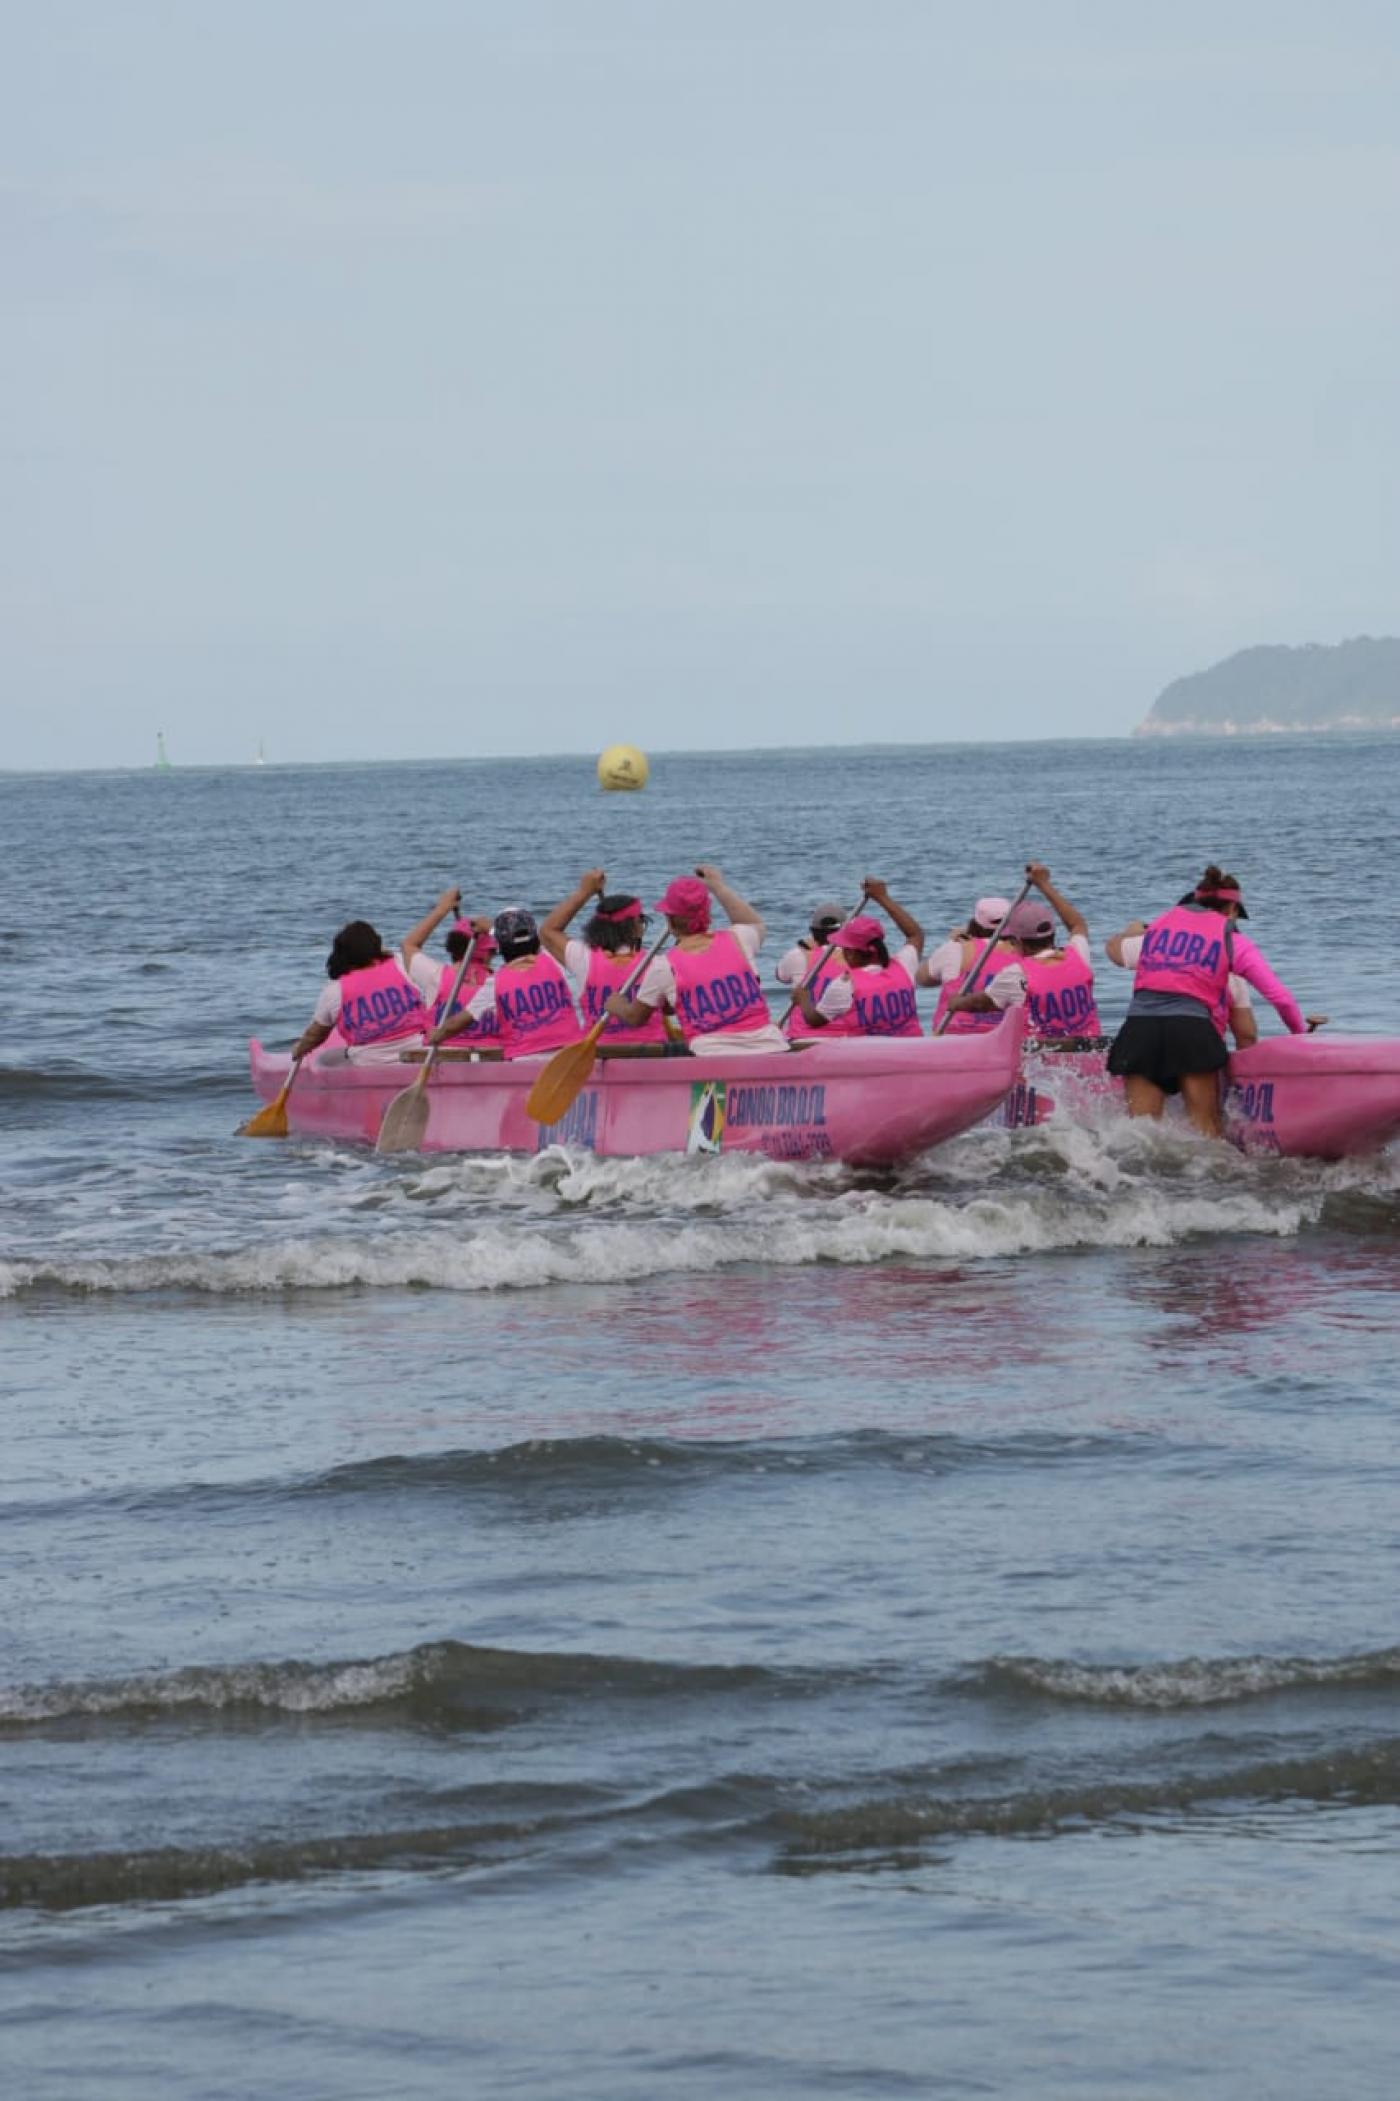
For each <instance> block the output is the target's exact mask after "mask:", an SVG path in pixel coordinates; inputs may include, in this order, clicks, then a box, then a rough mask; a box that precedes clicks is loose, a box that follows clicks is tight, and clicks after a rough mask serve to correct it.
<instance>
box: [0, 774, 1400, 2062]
mask: <svg viewBox="0 0 1400 2101" xmlns="http://www.w3.org/2000/svg"><path fill="white" fill-rule="evenodd" d="M1398 762H1400V743H1397V742H1396V741H1395V740H1389V741H1386V740H1359V739H1357V740H1351V739H1338V740H1336V741H1326V740H1316V741H1314V740H1309V739H1291V738H1280V739H1278V740H1276V741H1269V742H1266V743H1259V744H1240V745H1220V744H1213V745H1212V744H1192V743H1172V744H1154V745H1129V744H1103V745H1092V744H1091V745H1084V744H1076V745H1070V744H1061V745H1055V744H1046V745H1042V746H1019V747H1010V748H1008V747H999V748H993V747H980V748H979V747H974V746H966V747H959V748H955V749H922V750H910V751H891V750H863V751H850V752H839V753H838V752H787V753H762V754H749V755H729V756H720V757H667V758H663V759H661V760H659V761H658V762H657V763H656V765H655V770H654V775H653V784H652V786H651V787H650V788H649V789H648V790H647V792H646V793H645V794H644V795H642V796H640V797H616V796H614V797H605V796H602V795H600V794H599V793H598V791H597V789H596V787H595V785H594V782H593V777H592V769H591V765H590V764H588V763H587V762H586V761H582V760H567V761H566V760H553V761H547V762H546V761H539V762H531V763H518V764H514V765H506V764H500V763H497V764H485V763H479V764H474V763H467V762H460V763H443V764H440V765H435V766H395V767H383V768H370V767H358V768H320V769H304V770H299V769H285V770H284V769H279V768H275V767H269V768H266V769H263V770H259V771H251V770H249V771H228V772H212V771H211V772H207V773H199V772H177V773H174V774H170V775H155V774H154V773H143V774H130V775H107V776H97V775H81V774H77V775H68V776H62V777H60V776H50V777H42V778H38V777H30V778H21V777H15V776H11V777H6V778H0V823H2V824H3V832H2V833H0V836H3V838H4V842H5V872H4V887H3V897H4V903H3V915H2V916H0V988H3V996H4V1016H5V1026H4V1032H3V1049H2V1050H0V1348H3V1356H2V1357H0V1432H2V1433H3V1441H4V1442H3V1449H4V1453H5V1462H6V1463H5V1467H4V1474H3V1480H0V1568H2V1569H3V1577H4V1582H3V1596H4V1603H5V1611H4V1621H3V1648H2V1649H0V1808H3V1817H4V1826H3V1839H0V2022H2V2023H3V2025H0V2066H3V2069H4V2088H5V2091H6V2092H7V2093H14V2094H15V2095H23V2096H25V2097H26V2101H73V2097H80V2096H87V2095H94V2096H95V2095H101V2096H103V2097H104V2101H106V2097H112V2101H128V2097H130V2101H137V2097H140V2101H147V2097H149V2096H150V2095H152V2094H157V2093H158V2094H160V2095H161V2096H162V2097H181V2101H183V2097H186V2096H191V2097H192V2096H200V2097H206V2096H207V2097H214V2096H243V2095H248V2094H254V2093H259V2094H261V2093H273V2094H276V2095H277V2096H278V2097H279V2101H311V2097H318V2101H319V2097H322V2096H324V2097H328V2101H329V2097H335V2101H348V2097H364V2101H379V2097H384V2096H395V2097H399V2096H403V2097H420V2096H421V2097H425V2101H427V2097H432V2101H436V2097H438V2096H447V2095H454V2096H455V2095H458V2094H461V2093H481V2094H492V2095H495V2094H509V2095H512V2096H523V2097H546V2096H547V2097H551V2101H552V2097H556V2096H559V2095H568V2096H570V2097H580V2101H582V2097H587V2101H592V2097H598V2101H620V2097H633V2096H636V2097H638V2101H641V2097H648V2101H650V2097H654V2096H657V2095H661V2094H664V2095H666V2096H667V2097H673V2096H675V2097H690V2096H695V2097H711V2096H724V2097H728V2096H733V2097H736V2101H739V2097H744V2101H748V2097H754V2096H768V2095H773V2096H781V2095H794V2096H798V2095H801V2096H808V2095H828V2094H829V2095H861V2096H877V2097H882V2101H883V2097H896V2096H906V2095H913V2094H919V2095H924V2094H930V2095H935V2094H936V2095H949V2096H986V2095H1035V2096H1037V2097H1060V2096H1065V2097H1070V2096H1076V2097H1077V2096H1083V2095H1089V2094H1103V2095H1107V2096H1114V2097H1132V2101H1139V2097H1149V2096H1150V2097H1154V2101H1156V2097H1162V2101H1166V2097H1172V2101H1176V2097H1180V2096H1183V2095H1187V2094H1190V2095H1194V2096H1209V2097H1217V2096H1218V2097H1225V2096H1230V2097H1234V2096H1248V2097H1250V2101H1255V2097H1260V2096H1290V2097H1291V2096H1326V2095H1332V2094H1341V2093H1345V2094H1346V2095H1348V2096H1349V2097H1352V2101H1365V2097H1371V2096H1375V2097H1382V2096H1385V2097H1387V2101H1388V2097H1389V2096H1391V2095H1392V2094H1393V2092H1394V2088H1395V2076H1396V2075H1395V2067H1396V2063H1397V2061H1398V2060H1400V1607H1398V1606H1397V1598H1400V1524H1397V1515H1396V1513H1397V1507H1400V1445H1398V1444H1397V1427H1400V1403H1398V1402H1397V1394H1396V1374H1395V1363H1396V1344H1397V1339H1398V1337H1397V1331H1398V1329H1400V1323H1398V1322H1397V1317H1396V1307H1397V1299H1396V1283H1397V1255H1400V1162H1397V1161H1396V1159H1395V1158H1394V1157H1393V1156H1390V1155H1385V1156H1382V1157H1380V1158H1378V1159H1372V1160H1367V1161H1352V1162H1347V1163H1341V1164H1337V1165H1331V1166H1327V1165H1320V1164H1315V1163H1308V1162H1288V1161H1278V1160H1274V1161H1247V1160H1245V1159H1243V1158H1241V1157H1239V1156H1237V1155H1236V1154H1234V1153H1232V1152H1229V1151H1228V1150H1226V1149H1222V1148H1217V1147H1214V1146H1211V1145H1208V1144H1204V1143H1201V1142H1199V1141H1196V1140H1194V1139H1192V1138H1191V1137H1190V1136H1189V1135H1187V1134H1185V1133H1183V1132H1181V1131H1179V1130H1174V1129H1171V1128H1163V1129H1160V1130H1155V1129H1152V1130H1145V1129H1141V1128H1136V1127H1134V1128H1130V1127H1129V1126H1127V1125H1126V1124H1119V1125H1117V1126H1113V1125H1111V1124H1106V1125H1104V1126H1103V1127H1101V1128H1098V1129H1094V1130H1077V1129H1073V1128H1066V1129H1064V1130H1058V1129H1056V1128H1055V1127H1053V1126H1052V1127H1048V1128H1046V1129H1042V1130H1040V1131H1034V1132H1019V1133H1006V1132H998V1131H992V1130H983V1131H978V1132H974V1133H972V1134H970V1135H969V1136H967V1137H966V1138H963V1139H961V1140H958V1141H957V1142H956V1143H954V1144H952V1145H949V1146H947V1147H944V1148H942V1149H940V1150H938V1151H936V1152H933V1153H931V1154H930V1155H928V1156H927V1157H926V1158H924V1159H922V1160H920V1161H917V1162H914V1163H911V1164H910V1165H909V1166H908V1167H907V1168H906V1169H904V1170H902V1171H901V1172H900V1173H898V1174H891V1175H883V1176H879V1175H870V1174H864V1175H862V1174H855V1173H851V1172H849V1171H846V1170H843V1169H841V1168H835V1167H829V1166H826V1167H810V1168H807V1167H794V1166H786V1165H776V1164H768V1163H765V1162H762V1161H758V1160H749V1159H735V1158H729V1159H720V1160H712V1161H705V1160H686V1161H659V1160H646V1161H599V1160H595V1159H593V1158H591V1157H590V1156H588V1155H585V1154H579V1153H568V1152H565V1151H563V1150H558V1149H556V1150H554V1151H551V1152H548V1153H545V1154H542V1155H541V1156H539V1157H538V1158H535V1159H530V1160H513V1161H500V1160H490V1159H468V1158H462V1159H445V1158H442V1157H436V1158H432V1159H418V1158H400V1159H394V1160H388V1161H380V1160H377V1159H375V1158H373V1157H372V1156H369V1155H366V1154H364V1153H363V1152H358V1151H356V1150H354V1149H351V1148H348V1147H338V1146H328V1145H323V1144H309V1143H304V1142H292V1143H289V1144H285V1145H270V1144H263V1145H256V1144H250V1143H247V1142H244V1141H240V1140H238V1139H236V1138H235V1137H234V1136H233V1131H234V1128H235V1126H236V1124H237V1123H238V1122H239V1120H240V1119H241V1118H242V1117H243V1116H244V1115H246V1114H247V1113H248V1111H249V1109H250V1107H251V1106H252V1097H251V1095H250V1093H249V1090H248V1085H247V1075H246V1039H247V1037H248V1036H249V1035H250V1034H254V1033H256V1034H258V1035H261V1036H262V1037H263V1038H264V1039H265V1040H267V1041H270V1042H278V1043H284V1042H287V1041H289V1040H290V1039H291V1038H292V1037H293V1036H294V1035H295V1034H296V1033H297V1032H298V1031H299V1029H300V1027H301V1026H302V1024H303V1022H304V1021H305V1019H306V1018H307V1016H308V1014H309V1012H310V1009H311V1006H312V1003H313V1001H314V999H315V995H316V992H317V989H318V987H319V984H320V982H321V972H322V966H323V959H324V955H325V951H326V948H327V946H328V942H329V936H330V934H331V932H332V931H333V929H334V927H335V926H336V925H337V924H338V923H339V922H340V921H341V920H342V919H344V918H346V917H350V916H358V915H361V914H363V915H365V916H368V917H370V918H372V919H373V920H374V921H375V922H376V923H377V924H378V925H379V926H380V927H381V929H382V930H383V931H384V932H385V933H386V934H392V935H398V934H401V933H402V932H403V930H405V929H406V928H407V927H409V926H410V925H412V924H413V922H414V921H415V920H416V919H417V918H418V917H419V915H420V914H421V912H422V911H423V910H424V909H425V907H426V906H427V905H428V903H429V902H430V901H431V899H432V898H433V896H434V895H435V894H436V892H437V891H438V890H439V889H440V888H441V887H442V886H443V885H444V884H445V883H447V882H449V881H453V880H460V881H461V882H462V883H463V885H464V888H465V890H466V893H467V897H468V901H469V903H470V904H471V906H472V907H473V908H480V909H490V908H494V907H497V906H500V905H502V904H505V903H510V902H516V901H524V902H528V903H531V904H533V905H535V906H538V907H545V906H548V905H549V904H551V903H552V902H553V901H554V900H555V898H556V897H557V896H559V895H562V894H563V892H564V891H565V890H566V889H567V888H569V887H570V886H571V885H572V883H573V881H574V880H575V878H576V877H577V875H578V874H579V872H580V871H581V870H582V869H583V868H585V867H587V866H589V865H591V864H594V863H596V862H600V861H601V862H603V863H605V864H606V865H607V866H608V868H609V870H610V873H611V875H612V876H613V877H614V878H615V880H616V881H617V883H618V884H619V886H621V885H629V886H630V885H636V886H638V887H640V888H641V889H642V890H643V891H644V893H645V894H646V895H647V896H648V897H655V896H657V895H659V894H660V888H661V886H662V885H663V884H664V882H665V880H666V879H667V878H668V877H669V876H670V875H672V874H674V873H676V872H678V871H680V870H683V869H685V868H687V867H688V866H690V865H691V864H692V863H693V862H694V861H695V860H697V859H714V860H717V861H719V862H720V863H721V864H722V865H723V866H724V868H725V869H726V871H727V872H728V873H729V874H730V875H731V877H732V879H733V880H734V881H735V882H736V884H737V885H738V886H739V887H740V888H741V889H743V890H745V891H747V892H748V893H749V894H751V895H752V896H753V897H754V899H755V900H756V901H757V902H758V903H760V904H761V906H762V907H763V909H764V910H765V912H766V913H767V915H768V918H769V922H770V934H769V942H768V949H767V954H768V957H769V959H770V960H771V959H774V958H776V956H777V954H778V953H779V952H780V950H781V947H783V946H785V945H786V942H787V940H788V939H789V938H791V936H792V935H794V934H795V933H796V932H798V931H800V929H801V927H802V926H803V924H804V923H805V915H806V911H807V908H808V906H809V905H810V904H811V903H812V902H813V901H814V900H816V899H818V898H825V897H827V896H832V897H836V898H849V899H850V900H851V901H852V902H854V900H855V895H856V891H857V889H858V885H859V881H860V878H861V876H862V875H864V874H865V873H866V872H872V873H874V874H877V875H882V876H884V877H886V878H887V879H888V881H889V882H890V884H891V886H892V888H893V889H894V892H895V894H896V896H898V897H900V898H901V899H902V900H903V901H905V902H907V903H908V904H910V905H911V906H912V907H913V908H914V909H915V910H916V911H917V912H918V913H919V914H920V916H921V917H922V918H923V920H924V922H925V924H926V926H927V928H928V930H929V933H930V935H931V936H932V937H933V938H935V939H936V938H939V937H941V935H942V934H943V932H944V931H945V930H946V929H947V927H948V926H949V925H950V924H951V923H952V922H953V921H954V919H956V918H957V917H958V916H959V915H961V914H962V913H964V912H965V910H966V908H967V905H968V903H969V901H970V900H971V898H972V897H973V896H975V895H976V894H978V893H979V892H984V891H988V890H1002V891H1006V890H1009V889H1012V888H1013V887H1014V885H1015V883H1016V879H1017V871H1018V870H1019V868H1020V866H1021V864H1022V862H1023V861H1024V860H1025V859H1026V857H1027V856H1028V855H1029V854H1035V855H1043V856H1044V857H1045V858H1047V859H1048V860H1049V862H1050V864H1051V866H1052V869H1053V871H1054V873H1055V876H1056V879H1057V881H1059V882H1060V883H1061V884H1062V886H1063V887H1064V888H1065V889H1066V890H1067V891H1068V892H1069V894H1070V895H1071V896H1072V897H1074V898H1075V899H1076V901H1077V902H1078V903H1079V904H1080V905H1081V906H1082V907H1083V908H1084V910H1085V911H1086V913H1087V914H1088V916H1089V919H1090V922H1091V927H1092V930H1093V932H1094V935H1095V937H1096V940H1101V938H1102V936H1103V935H1104V934H1106V933H1107V932H1109V931H1112V930H1113V929H1114V928H1115V927H1117V926H1118V925H1120V924H1121V923H1122V922H1123V921H1124V920H1125V919H1126V918H1127V917H1129V916H1130V915H1142V916H1146V915H1148V914H1150V913H1151V912H1152V911H1154V910H1156V909H1159V908H1160V907H1161V906H1163V905H1164V904H1165V903H1166V902H1168V901H1169V900H1170V899H1171V898H1172V897H1173V896H1174V895H1176V894H1177V893H1178V892H1179V891H1180V890H1181V889H1182V888H1184V887H1185V886H1186V883H1187V881H1188V879H1189V878H1191V877H1192V876H1193V875H1194V874H1195V872H1196V871H1197V869H1198V868H1199V866H1200V865H1201V864H1202V863H1203V862H1204V861H1205V860H1206V859H1208V858H1215V859H1219V860H1221V861H1223V862H1225V863H1226V864H1227V865H1229V866H1231V867H1233V868H1236V869H1237V870H1238V871H1239V873H1240V874H1241V876H1242V877H1243V878H1244V880H1245V883H1246V887H1247V891H1248V895H1249V899H1250V904H1251V909H1252V913H1253V918H1252V921H1251V931H1252V932H1253V933H1254V934H1255V935H1256V937H1257V938H1258V939H1259V940H1260V942H1261V943H1262V945H1263V947H1264V949H1265V952H1266V953H1267V954H1268V955H1269V957H1270V959H1271V960H1272V961H1273V962H1274V964H1275V966H1276V967H1277V968H1278V969H1279V970H1280V972H1281V973H1282V975H1283V976H1284V978H1285V979H1286V981H1287V982H1289V983H1290V984H1291V985H1292V986H1293V987H1294V989H1295V990H1296V991H1297V993H1298V994H1299V996H1300V998H1301V999H1302V1001H1303V1004H1304V1006H1305V1007H1307V1008H1309V1009H1313V1008H1322V1009H1324V1010H1326V1011H1328V1012H1329V1013H1330V1014H1331V1015H1332V1016H1333V1017H1334V1021H1335V1023H1336V1024H1337V1025H1338V1026H1347V1027H1351V1028H1357V1029H1364V1030H1368V1031H1379V1032H1384V1033H1395V1034H1400V985H1397V977H1396V970H1395V962H1394V958H1395V955H1396V947H1397V939H1396V937H1397V933H1398V932H1400V927H1398V926H1397V916H1396V909H1395V904H1394V888H1393V860H1394V846H1395V831H1396V826H1395V810H1396V807H1397V794H1396V790H1397V785H1398V784H1400V783H1398V780H1397V775H1398V773H1400V764H1398ZM1124 992H1125V986H1124V984H1123V982H1122V980H1121V978H1119V976H1118V974H1117V973H1114V972H1112V971H1111V970H1110V969H1109V967H1108V966H1107V965H1105V966H1104V969H1103V973H1102V982H1101V993H1102V1005H1103V1007H1104V1010H1105V1013H1106V1017H1107V1018H1109V1019H1110V1020H1112V1019H1114V1018H1116V1017H1117V1015H1118V1014H1120V1013H1121V1011H1122V1006H1123V1002H1124Z"/></svg>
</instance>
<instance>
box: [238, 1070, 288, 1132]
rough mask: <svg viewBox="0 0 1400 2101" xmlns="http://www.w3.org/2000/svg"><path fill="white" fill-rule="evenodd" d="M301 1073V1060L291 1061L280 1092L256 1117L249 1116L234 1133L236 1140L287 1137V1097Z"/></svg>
mask: <svg viewBox="0 0 1400 2101" xmlns="http://www.w3.org/2000/svg"><path fill="white" fill-rule="evenodd" d="M300 1071H301V1059H300V1058H294V1059H293V1060H292V1069H291V1071H290V1072H289V1073H288V1074H287V1077H286V1079H285V1080H284V1081H283V1082H282V1086H281V1090H280V1091H279V1093H278V1094H277V1095H276V1096H275V1098H274V1099H273V1100H272V1101H270V1102H269V1103H268V1104H267V1106H266V1107H265V1108H262V1109H259V1111H258V1113H257V1115H256V1116H250V1117H249V1118H248V1121H247V1122H246V1123H241V1124H240V1125H239V1126H238V1129H237V1130H236V1131H235V1133H234V1136H235V1137H236V1138H285V1137H286V1135H287V1096H288V1095H289V1094H290V1093H291V1091H292V1089H293V1087H294V1086H295V1085H296V1077H297V1074H298V1073H299V1072H300Z"/></svg>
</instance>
